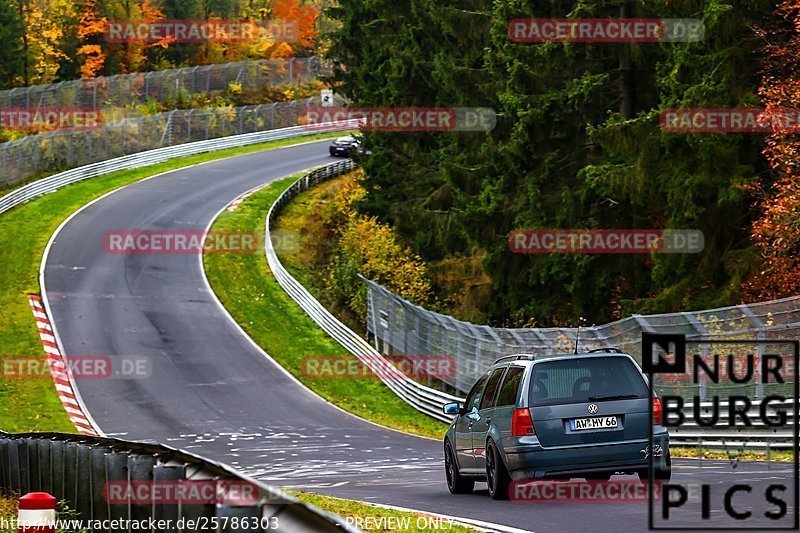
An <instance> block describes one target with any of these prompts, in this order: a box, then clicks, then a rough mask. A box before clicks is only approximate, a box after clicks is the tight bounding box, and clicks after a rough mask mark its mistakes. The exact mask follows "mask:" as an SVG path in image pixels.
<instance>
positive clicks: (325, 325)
mask: <svg viewBox="0 0 800 533" xmlns="http://www.w3.org/2000/svg"><path fill="white" fill-rule="evenodd" d="M354 168H355V164H354V163H353V162H352V161H350V160H347V161H342V162H338V163H333V164H331V165H327V166H325V167H322V168H320V169H317V170H314V171H312V172H310V173H309V174H307V175H305V176H303V177H302V178H300V179H299V180H297V181H296V182H295V183H294V184H292V185H291V186H290V187H289V188H288V189H286V191H284V192H283V194H281V196H280V197H278V199H277V200H276V201H275V203H274V204H273V205H272V207H271V209H270V211H269V214H268V215H267V229H266V238H265V242H266V243H267V249H266V255H267V262H268V263H269V266H270V268H271V269H272V272H273V274H274V275H275V278H276V279H277V280H278V283H279V284H280V285H281V287H283V289H284V290H285V291H286V292H287V293H288V294H289V296H290V297H291V298H292V299H293V300H294V301H295V302H297V303H298V304H299V305H300V307H301V308H302V309H303V310H304V311H305V312H306V313H307V314H308V315H309V316H310V317H311V319H312V320H314V322H316V323H317V325H319V326H320V327H321V328H322V329H323V330H325V332H326V333H328V334H329V335H330V336H331V337H333V338H334V339H335V340H336V341H338V342H339V343H340V344H341V345H342V346H344V347H345V348H346V349H347V350H348V351H349V352H350V353H352V354H353V355H355V356H356V357H358V358H359V359H360V360H361V361H362V362H364V364H365V365H366V366H367V367H368V368H370V369H371V370H372V371H373V372H375V373H376V374H377V375H378V376H379V377H380V378H381V380H382V381H383V382H384V383H385V384H386V385H387V386H388V387H389V388H390V389H391V390H392V391H393V392H394V393H395V394H397V395H398V396H399V397H400V398H402V399H403V400H405V401H406V402H407V403H409V404H410V405H411V406H413V407H414V408H416V409H417V410H419V411H421V412H423V413H425V414H427V415H429V416H432V417H434V418H436V419H438V420H443V421H449V420H450V419H451V418H450V417H448V416H446V415H442V412H441V408H442V406H443V405H444V404H445V403H449V402H454V401H463V398H459V397H457V396H453V395H450V394H446V393H443V392H440V391H437V390H435V389H431V388H429V387H425V386H423V385H421V384H419V383H417V382H415V381H413V380H412V379H410V378H408V377H407V376H405V375H404V374H402V373H400V372H399V371H398V370H397V369H396V368H395V367H394V366H392V365H391V364H390V363H389V362H388V361H387V360H386V359H385V358H384V357H383V356H382V355H381V354H380V352H379V351H377V350H376V349H375V348H373V347H372V346H371V345H370V344H369V343H368V342H367V341H366V340H365V339H363V338H362V337H361V336H359V335H357V334H356V333H354V332H353V331H352V330H350V329H349V328H348V327H347V326H345V325H344V324H342V323H341V322H340V321H339V320H337V319H336V318H335V317H334V316H333V315H332V314H331V313H330V312H329V311H328V310H327V309H325V307H324V306H322V304H320V303H319V302H318V301H317V300H316V299H315V298H314V297H313V296H312V295H311V294H310V293H309V292H308V290H306V289H305V287H303V286H302V285H301V284H300V283H299V282H298V281H297V280H296V279H295V278H293V277H292V276H291V275H290V274H289V273H288V272H287V271H286V269H285V268H284V267H283V265H282V264H281V262H280V260H279V259H278V256H277V254H276V253H275V250H274V248H273V245H272V241H271V239H270V226H271V223H272V222H273V221H274V219H275V217H276V216H277V214H278V213H279V212H280V210H281V209H282V208H283V207H284V206H285V205H286V204H287V203H288V202H289V201H290V200H291V199H292V198H294V197H295V196H296V195H297V194H299V193H301V192H303V191H305V190H307V189H309V188H311V187H313V186H315V185H317V184H319V183H322V182H324V181H326V180H328V179H330V178H332V177H335V176H339V175H341V174H344V173H346V172H350V171H351V170H353V169H354ZM372 285H374V284H373V283H372V282H370V286H372ZM381 289H383V288H382V287H381ZM383 290H384V291H385V289H383ZM387 292H388V291H387ZM406 303H407V302H406ZM408 305H409V306H410V305H412V304H410V303H408ZM371 309H372V310H374V307H373V308H371ZM373 318H374V317H373ZM375 322H376V323H377V322H378V320H377V319H375ZM565 329H566V328H565ZM559 331H560V332H561V330H559ZM540 340H541V341H542V342H544V340H545V339H544V338H541V339H540ZM587 340H594V341H595V343H596V342H597V341H596V339H591V338H590V339H587ZM454 342H456V344H457V343H458V339H456V340H455V341H454ZM553 349H554V347H550V350H551V351H552V350H553ZM523 351H524V350H520V349H517V353H520V352H523ZM392 353H395V352H392ZM398 353H404V352H402V351H399V352H398ZM406 353H419V352H406ZM431 353H447V352H436V351H434V352H431ZM491 362H492V361H489V364H491ZM487 367H488V365H486V366H483V367H482V368H481V371H483V370H485V368H487ZM398 374H399V375H398ZM469 385H470V386H471V385H472V382H470V383H469ZM772 405H775V406H779V407H782V408H783V409H784V410H785V412H786V414H787V420H788V421H789V424H791V421H792V420H793V418H794V413H793V409H792V402H791V401H787V402H785V403H783V404H772ZM700 409H701V413H702V414H703V418H704V419H707V418H708V416H709V414H710V409H711V404H710V403H707V402H703V403H701V404H700ZM770 413H771V414H774V409H773V410H772V411H770ZM684 414H685V416H686V419H685V422H684V424H682V426H681V427H680V428H670V436H671V443H672V444H674V445H681V446H693V447H694V446H701V447H703V448H711V449H726V448H727V449H729V450H730V451H735V450H734V449H759V450H764V449H766V450H767V453H768V454H769V453H770V451H771V450H774V449H791V448H792V447H793V446H794V437H793V432H792V431H791V429H785V428H779V429H775V428H771V427H769V426H766V425H765V424H763V423H761V422H759V421H758V420H757V419H758V415H759V412H758V407H757V406H754V407H753V408H752V409H751V410H750V411H749V414H750V416H751V419H752V420H753V424H752V426H749V427H734V428H730V427H728V426H727V418H725V417H723V416H722V415H721V416H720V419H719V422H718V424H716V425H714V426H711V427H704V426H701V425H699V424H697V423H696V422H695V421H694V419H693V408H692V406H691V404H687V405H685V406H684Z"/></svg>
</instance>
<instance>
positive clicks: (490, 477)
mask: <svg viewBox="0 0 800 533" xmlns="http://www.w3.org/2000/svg"><path fill="white" fill-rule="evenodd" d="M510 483H511V477H510V476H509V475H508V470H506V465H505V463H503V458H502V457H500V452H498V451H497V447H496V446H495V444H494V443H493V442H492V441H489V442H488V443H487V445H486V484H487V485H488V486H489V496H491V498H492V499H493V500H507V499H508V485H509V484H510Z"/></svg>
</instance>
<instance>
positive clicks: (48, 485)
mask: <svg viewBox="0 0 800 533" xmlns="http://www.w3.org/2000/svg"><path fill="white" fill-rule="evenodd" d="M32 443H33V444H34V445H35V446H36V452H37V463H38V466H39V479H38V483H37V485H36V490H39V491H42V492H49V493H50V494H52V493H53V475H52V473H53V470H52V462H51V460H50V456H51V454H52V447H51V444H52V442H51V441H47V440H41V439H36V440H35V441H32Z"/></svg>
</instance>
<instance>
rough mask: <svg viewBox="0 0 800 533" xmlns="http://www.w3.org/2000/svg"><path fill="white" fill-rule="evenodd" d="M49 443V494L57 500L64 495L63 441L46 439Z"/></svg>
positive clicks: (63, 497) (61, 498)
mask: <svg viewBox="0 0 800 533" xmlns="http://www.w3.org/2000/svg"><path fill="white" fill-rule="evenodd" d="M48 443H49V444H50V490H49V491H48V492H50V494H52V495H53V496H55V497H56V498H57V499H59V500H63V499H65V496H64V442H63V441H60V440H52V441H48Z"/></svg>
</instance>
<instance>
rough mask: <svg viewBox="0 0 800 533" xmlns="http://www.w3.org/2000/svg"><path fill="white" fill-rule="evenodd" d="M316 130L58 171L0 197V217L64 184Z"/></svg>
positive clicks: (284, 131)
mask: <svg viewBox="0 0 800 533" xmlns="http://www.w3.org/2000/svg"><path fill="white" fill-rule="evenodd" d="M325 126H326V127H325V131H337V130H339V129H341V130H345V129H347V128H348V127H350V125H349V124H334V123H331V124H329V125H325ZM315 133H318V131H312V130H309V129H308V128H307V127H304V126H292V127H289V128H281V129H277V130H271V131H258V132H254V133H246V134H243V135H231V136H229V137H222V138H219V139H210V140H207V141H197V142H193V143H185V144H179V145H175V146H167V147H165V148H157V149H155V150H148V151H146V152H139V153H137V154H131V155H126V156H123V157H117V158H114V159H109V160H107V161H100V162H97V163H92V164H89V165H84V166H82V167H78V168H74V169H71V170H67V171H66V172H60V173H58V174H54V175H52V176H49V177H47V178H42V179H40V180H37V181H34V182H33V183H30V184H28V185H25V186H24V187H20V188H19V189H16V190H14V191H12V192H10V193H9V194H6V195H5V196H3V197H1V198H0V214H2V213H5V212H6V211H8V210H9V209H12V208H14V207H16V206H18V205H21V204H24V203H25V202H28V201H30V200H32V199H33V198H37V197H39V196H42V195H45V194H48V193H51V192H54V191H57V190H58V189H60V188H61V187H64V186H65V185H69V184H71V183H76V182H79V181H83V180H85V179H89V178H95V177H97V176H102V175H103V174H108V173H110V172H116V171H119V170H128V169H132V168H139V167H143V166H147V165H152V164H155V163H161V162H164V161H167V160H169V159H172V158H175V157H183V156H187V155H194V154H199V153H202V152H213V151H216V150H224V149H226V148H235V147H237V146H246V145H250V144H258V143H262V142H267V141H277V140H280V139H293V138H296V137H302V136H305V135H313V134H315Z"/></svg>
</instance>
